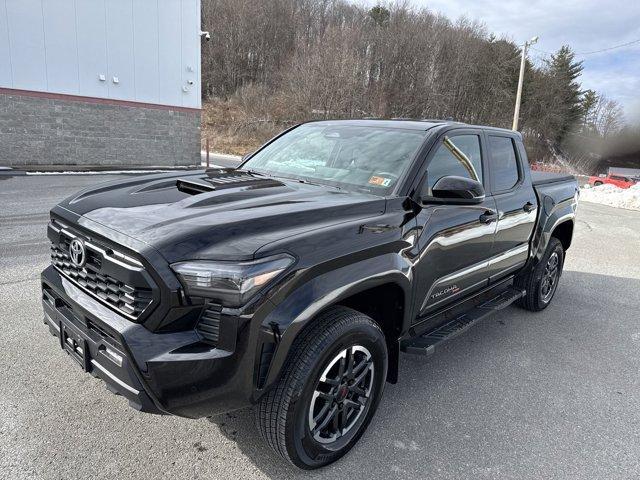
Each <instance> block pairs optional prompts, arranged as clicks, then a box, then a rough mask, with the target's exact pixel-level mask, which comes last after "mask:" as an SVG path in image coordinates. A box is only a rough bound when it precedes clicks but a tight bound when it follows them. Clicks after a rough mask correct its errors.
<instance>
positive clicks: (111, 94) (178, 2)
mask: <svg viewBox="0 0 640 480" xmlns="http://www.w3.org/2000/svg"><path fill="white" fill-rule="evenodd" d="M199 33H200V0H55V1H54V0H0V87H8V88H15V89H23V90H36V91H48V92H52V93H67V94H76V95H83V96H89V97H99V98H113V99H119V100H130V101H138V102H145V103H158V104H165V105H175V106H185V107H194V108H199V107H200V104H201V102H200V91H201V86H200V34H199Z"/></svg>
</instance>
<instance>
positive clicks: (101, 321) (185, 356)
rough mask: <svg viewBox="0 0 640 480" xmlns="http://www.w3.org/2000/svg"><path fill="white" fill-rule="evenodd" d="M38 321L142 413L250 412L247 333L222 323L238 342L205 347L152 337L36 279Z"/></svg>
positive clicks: (72, 289)
mask: <svg viewBox="0 0 640 480" xmlns="http://www.w3.org/2000/svg"><path fill="white" fill-rule="evenodd" d="M41 279H42V294H43V296H42V305H43V310H44V321H45V323H46V324H47V325H48V326H49V330H50V332H51V333H52V334H54V335H55V336H57V337H58V340H59V342H60V345H61V347H62V348H63V349H64V350H65V351H66V352H67V353H68V354H69V355H70V356H71V357H72V358H73V359H74V360H76V361H77V363H78V364H80V366H81V367H82V369H83V370H85V371H86V372H89V373H91V374H92V375H94V376H96V377H98V378H100V379H102V380H103V381H104V382H105V383H106V385H107V388H108V389H109V390H110V391H112V392H114V393H117V394H119V395H122V396H123V397H125V398H126V399H127V400H128V401H129V404H130V405H131V406H132V407H133V408H135V409H137V410H140V411H143V412H150V413H156V414H172V415H179V416H184V417H189V418H199V417H203V416H209V415H214V414H217V413H222V412H226V411H231V410H235V409H238V408H242V407H245V406H248V405H250V404H251V403H253V402H252V395H253V391H254V379H253V371H254V368H253V366H254V357H255V355H254V353H253V351H252V350H251V349H247V345H248V344H249V343H250V339H249V338H248V337H249V336H250V333H249V331H250V329H249V328H246V329H244V330H245V331H246V332H247V333H246V334H245V335H242V334H241V332H238V330H239V327H240V325H239V324H238V322H239V319H237V318H230V317H229V318H224V319H223V325H225V328H227V329H229V330H232V332H229V334H230V335H232V336H233V338H234V339H236V341H235V342H234V344H233V348H232V349H231V348H230V349H229V350H224V349H221V348H214V347H211V346H207V345H204V344H203V343H202V342H201V341H200V338H199V336H198V334H197V333H196V332H195V331H194V330H188V331H181V332H172V333H154V332H151V331H149V330H147V329H146V328H145V327H144V326H143V325H141V324H137V323H134V322H131V321H129V320H127V319H126V318H124V317H122V316H120V315H119V314H118V313H116V312H115V311H113V310H111V309H110V308H108V307H106V306H104V305H102V304H101V303H100V302H98V301H97V300H95V299H94V298H92V297H90V296H89V295H87V294H86V293H84V292H83V291H82V290H81V289H79V288H78V287H77V286H76V285H74V284H73V283H72V282H70V281H69V280H68V279H66V278H65V277H64V276H62V275H61V274H60V273H59V272H58V271H57V270H56V269H55V268H54V267H53V266H49V267H47V268H46V269H45V270H44V271H43V272H42V276H41Z"/></svg>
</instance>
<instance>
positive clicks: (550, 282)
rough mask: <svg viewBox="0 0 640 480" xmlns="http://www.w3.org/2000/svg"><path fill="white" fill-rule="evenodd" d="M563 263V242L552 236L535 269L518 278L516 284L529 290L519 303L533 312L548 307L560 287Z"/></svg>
mask: <svg viewBox="0 0 640 480" xmlns="http://www.w3.org/2000/svg"><path fill="white" fill-rule="evenodd" d="M563 265H564V248H563V247H562V243H561V242H560V240H558V239H557V238H555V237H551V239H550V240H549V244H548V245H547V250H546V251H545V253H544V255H543V257H542V260H540V262H539V263H538V264H537V265H536V266H535V267H534V268H533V269H530V270H528V271H527V272H526V273H524V274H521V275H520V276H518V277H517V278H516V282H515V283H516V286H518V287H520V288H523V289H525V290H526V291H527V294H526V295H525V296H524V297H522V298H521V299H520V300H519V301H518V305H520V306H521V307H522V308H525V309H527V310H531V311H533V312H537V311H540V310H544V309H545V308H547V306H548V305H549V304H550V303H551V300H552V299H553V296H554V295H555V293H556V289H557V288H558V282H559V280H560V275H561V274H562V267H563Z"/></svg>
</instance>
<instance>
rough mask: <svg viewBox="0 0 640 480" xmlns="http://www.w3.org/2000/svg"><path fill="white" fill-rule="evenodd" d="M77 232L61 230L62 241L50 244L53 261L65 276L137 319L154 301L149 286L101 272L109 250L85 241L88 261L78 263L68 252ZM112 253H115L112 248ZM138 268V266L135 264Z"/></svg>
mask: <svg viewBox="0 0 640 480" xmlns="http://www.w3.org/2000/svg"><path fill="white" fill-rule="evenodd" d="M74 236H75V235H74V234H71V233H68V232H66V231H61V233H60V241H59V242H53V243H52V245H51V263H52V264H53V265H54V266H55V267H56V268H57V269H58V271H59V272H60V273H62V274H63V275H64V276H65V277H67V278H68V279H69V280H71V281H72V282H73V283H75V284H76V285H78V286H79V287H82V289H84V290H85V291H86V292H87V293H89V294H90V295H92V296H93V297H95V298H97V299H99V300H101V301H102V302H103V303H105V304H106V305H108V306H110V307H111V308H113V309H114V310H116V311H117V312H118V313H120V314H122V315H124V316H125V317H127V318H129V319H132V320H137V319H138V318H139V317H140V316H141V315H142V313H143V312H144V311H145V310H146V309H147V307H149V305H150V304H151V303H152V301H153V291H152V289H151V288H150V285H145V286H137V285H130V284H127V283H125V282H124V281H122V280H119V279H118V278H115V277H114V276H112V275H109V274H106V273H105V272H103V271H102V266H103V263H105V262H108V261H109V258H105V253H106V251H105V250H103V249H102V248H100V247H97V246H94V245H90V244H87V243H85V251H86V262H85V264H84V265H83V266H82V267H79V266H77V265H75V264H74V263H73V262H72V261H71V257H70V255H69V242H70V240H71V238H73V237H74ZM109 253H110V254H111V255H116V254H115V253H114V252H113V250H109ZM136 268H137V267H136Z"/></svg>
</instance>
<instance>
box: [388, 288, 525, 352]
mask: <svg viewBox="0 0 640 480" xmlns="http://www.w3.org/2000/svg"><path fill="white" fill-rule="evenodd" d="M525 294H526V291H524V290H519V289H516V288H513V287H510V288H508V289H506V290H505V291H503V292H502V293H500V294H499V295H496V296H495V297H493V298H491V299H489V300H487V301H486V302H484V303H481V304H480V305H478V306H476V307H474V308H472V309H471V310H469V311H468V312H465V313H463V314H462V315H460V316H459V317H457V318H456V319H454V320H451V321H450V322H448V323H445V324H444V325H442V326H440V327H438V328H437V329H435V330H432V331H431V332H428V333H425V334H423V335H421V336H418V337H414V338H410V339H407V340H404V341H402V342H401V343H400V350H402V351H403V352H405V353H412V354H417V355H431V354H432V353H433V352H434V351H435V349H436V347H437V346H438V345H440V344H442V343H444V342H446V341H448V340H451V339H452V338H455V337H457V336H458V335H460V334H461V333H463V332H465V331H467V330H468V329H469V328H471V327H472V326H473V325H475V324H476V323H478V322H479V321H480V320H484V319H485V318H487V317H488V316H490V315H492V314H494V313H496V312H497V311H498V310H502V309H503V308H506V307H508V306H509V305H511V304H512V303H513V302H515V301H516V300H518V299H519V298H522V297H524V295H525Z"/></svg>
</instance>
